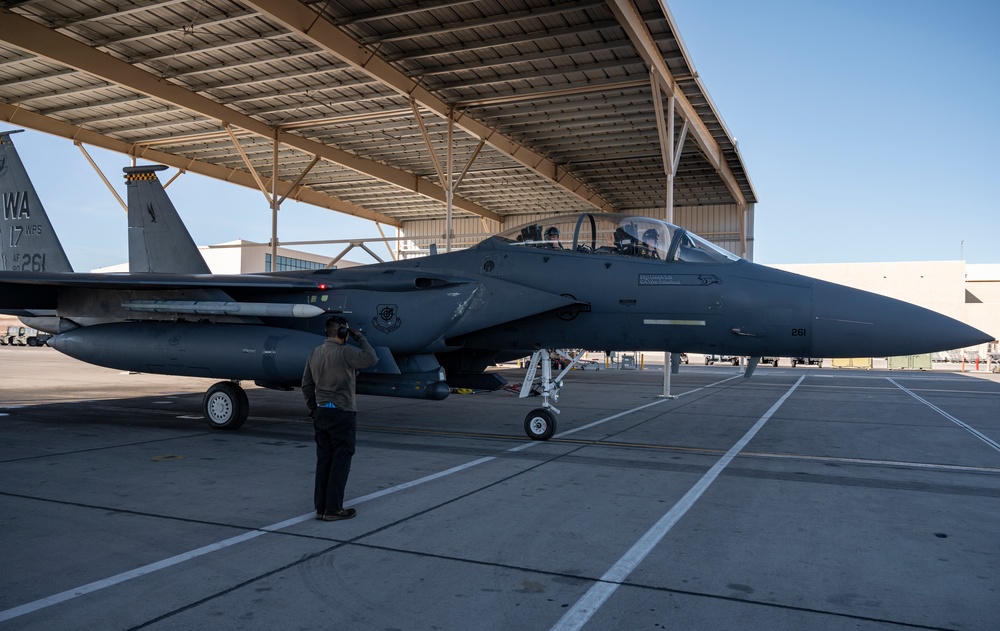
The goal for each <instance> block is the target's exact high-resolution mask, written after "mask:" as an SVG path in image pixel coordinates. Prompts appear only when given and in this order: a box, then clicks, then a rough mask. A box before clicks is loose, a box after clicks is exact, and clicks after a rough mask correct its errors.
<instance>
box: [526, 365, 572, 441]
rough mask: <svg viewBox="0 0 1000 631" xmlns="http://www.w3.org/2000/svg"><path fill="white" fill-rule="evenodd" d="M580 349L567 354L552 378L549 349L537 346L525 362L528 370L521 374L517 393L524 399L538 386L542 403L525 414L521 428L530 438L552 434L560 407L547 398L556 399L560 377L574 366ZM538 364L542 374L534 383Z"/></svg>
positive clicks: (536, 438)
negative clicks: (566, 362) (566, 357)
mask: <svg viewBox="0 0 1000 631" xmlns="http://www.w3.org/2000/svg"><path fill="white" fill-rule="evenodd" d="M583 353H584V351H580V352H579V353H577V354H576V355H575V356H573V355H566V356H568V357H569V359H570V362H569V364H567V365H566V367H565V368H563V369H562V371H560V372H559V374H558V375H556V378H555V379H553V378H552V360H551V358H550V352H549V349H547V348H540V349H538V350H537V351H535V352H534V354H532V356H531V363H530V364H528V372H527V373H525V375H524V382H523V383H522V384H521V393H520V395H519V398H521V399H523V398H525V397H527V396H529V395H530V394H531V393H532V390H539V392H538V394H541V395H542V407H540V408H535V409H534V410H532V411H530V412H528V415H527V416H526V417H524V432H525V433H526V434H527V435H528V437H529V438H531V439H532V440H548V439H550V438H552V435H553V434H555V432H556V414H559V408H557V407H556V406H554V405H552V403H550V402H549V399H552V402H556V401H558V400H559V389H560V388H562V379H563V377H564V376H565V375H566V373H567V372H569V371H570V370H571V369H572V368H573V366H576V363H577V361H579V360H580V358H581V357H583ZM560 354H563V353H560ZM539 364H541V365H542V376H541V379H540V380H539V382H538V385H537V386H536V385H535V373H536V372H537V371H538V365H539Z"/></svg>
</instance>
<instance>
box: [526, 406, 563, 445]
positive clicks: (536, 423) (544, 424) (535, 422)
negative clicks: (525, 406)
mask: <svg viewBox="0 0 1000 631" xmlns="http://www.w3.org/2000/svg"><path fill="white" fill-rule="evenodd" d="M524 433H526V434H527V435H528V438H530V439H531V440H548V439H550V438H552V435H553V434H555V433H556V417H555V415H554V414H553V413H552V412H549V411H548V410H546V409H545V408H535V409H534V410H532V411H530V412H528V415H527V416H525V417H524Z"/></svg>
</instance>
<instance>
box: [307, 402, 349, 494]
mask: <svg viewBox="0 0 1000 631" xmlns="http://www.w3.org/2000/svg"><path fill="white" fill-rule="evenodd" d="M356 417H357V413H356V412H347V411H344V410H340V409H338V408H316V413H315V414H313V428H314V429H315V431H316V490H315V493H314V495H313V499H314V502H315V504H316V512H317V513H321V514H322V513H334V512H336V511H339V510H341V509H342V508H344V488H345V487H346V486H347V476H348V475H349V474H350V473H351V458H352V457H353V456H354V435H355V434H356V433H357V427H358V424H357V421H356Z"/></svg>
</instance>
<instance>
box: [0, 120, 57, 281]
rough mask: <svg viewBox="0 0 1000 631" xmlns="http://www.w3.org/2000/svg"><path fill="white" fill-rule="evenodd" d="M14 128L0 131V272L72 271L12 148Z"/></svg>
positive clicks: (26, 172)
mask: <svg viewBox="0 0 1000 631" xmlns="http://www.w3.org/2000/svg"><path fill="white" fill-rule="evenodd" d="M20 131H23V130H21V129H14V130H8V131H2V132H0V270H11V271H22V272H72V271H73V266H72V265H70V263H69V259H68V258H67V257H66V252H65V251H64V250H63V247H62V244H61V243H59V237H58V236H56V233H55V230H53V229H52V222H50V221H49V217H48V215H47V214H46V213H45V208H44V207H43V206H42V200H41V199H39V197H38V193H37V192H35V187H34V185H33V184H32V183H31V178H29V177H28V171H27V170H26V169H25V168H24V163H23V162H21V157H20V156H19V155H18V154H17V149H15V148H14V143H13V142H12V141H11V138H10V137H11V134H16V133H17V132H20Z"/></svg>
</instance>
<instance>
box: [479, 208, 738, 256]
mask: <svg viewBox="0 0 1000 631" xmlns="http://www.w3.org/2000/svg"><path fill="white" fill-rule="evenodd" d="M499 238H501V239H504V240H505V241H509V242H510V243H512V244H514V245H522V246H525V247H536V248H548V249H553V250H571V251H574V252H583V253H588V254H589V253H593V254H599V255H601V254H603V255H611V256H631V257H637V258H645V259H651V260H660V261H664V262H671V261H680V262H684V263H731V262H734V261H738V260H740V257H738V256H736V255H735V254H732V253H731V252H727V251H726V250H724V249H722V248H720V247H719V246H717V245H715V244H714V243H711V242H709V241H707V240H705V239H702V238H701V237H699V236H698V235H696V234H694V233H693V232H689V231H687V230H685V229H684V228H679V227H677V226H675V225H673V224H669V223H667V222H665V221H660V220H659V219H651V218H649V217H637V216H632V215H624V214H611V213H583V214H581V215H566V216H564V217H553V218H551V219H548V220H546V221H545V223H530V224H525V225H522V226H518V227H516V228H511V229H510V230H507V231H504V232H502V233H500V235H499Z"/></svg>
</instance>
